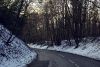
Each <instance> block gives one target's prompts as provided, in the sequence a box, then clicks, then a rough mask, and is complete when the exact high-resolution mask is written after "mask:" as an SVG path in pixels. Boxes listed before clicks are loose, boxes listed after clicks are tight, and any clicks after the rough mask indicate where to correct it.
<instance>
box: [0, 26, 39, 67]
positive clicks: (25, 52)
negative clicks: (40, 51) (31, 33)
mask: <svg viewBox="0 0 100 67" xmlns="http://www.w3.org/2000/svg"><path fill="white" fill-rule="evenodd" d="M9 34H11V33H10V32H9V31H8V30H7V29H5V28H4V27H3V26H2V25H0V67H25V66H26V64H29V63H31V61H33V60H35V59H36V56H37V54H36V53H35V52H34V51H33V52H31V51H30V50H29V48H28V47H27V46H25V43H24V42H23V41H21V40H20V39H18V38H16V37H15V36H14V35H13V36H12V38H13V41H12V42H11V43H9V45H6V44H5V41H6V40H7V39H9V37H10V35H9Z"/></svg>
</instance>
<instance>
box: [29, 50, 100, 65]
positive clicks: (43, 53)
mask: <svg viewBox="0 0 100 67" xmlns="http://www.w3.org/2000/svg"><path fill="white" fill-rule="evenodd" d="M35 51H36V52H37V53H38V61H37V62H36V63H35V64H32V63H31V65H30V66H29V67H100V61H97V60H94V59H91V58H87V57H83V56H79V55H75V54H70V53H63V52H57V51H49V50H38V49H35Z"/></svg>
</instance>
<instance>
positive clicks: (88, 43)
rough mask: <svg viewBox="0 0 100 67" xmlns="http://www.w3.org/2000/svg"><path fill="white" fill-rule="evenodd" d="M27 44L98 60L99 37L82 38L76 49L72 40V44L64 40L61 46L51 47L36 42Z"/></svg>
mask: <svg viewBox="0 0 100 67" xmlns="http://www.w3.org/2000/svg"><path fill="white" fill-rule="evenodd" d="M28 45H29V47H31V48H37V49H48V50H56V51H62V52H69V53H73V54H78V55H82V56H86V57H89V58H94V59H96V60H100V38H97V39H96V40H94V38H84V40H83V41H82V42H81V43H80V44H79V45H80V46H79V47H78V48H77V49H75V42H72V46H69V44H68V43H64V41H63V42H62V45H61V46H53V47H49V46H41V45H37V44H28Z"/></svg>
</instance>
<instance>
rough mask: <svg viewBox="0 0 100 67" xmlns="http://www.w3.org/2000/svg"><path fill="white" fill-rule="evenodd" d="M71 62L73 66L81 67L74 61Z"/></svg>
mask: <svg viewBox="0 0 100 67" xmlns="http://www.w3.org/2000/svg"><path fill="white" fill-rule="evenodd" d="M69 62H71V63H72V64H74V65H75V66H76V67H80V66H79V65H78V64H76V63H75V62H74V61H72V60H71V59H69Z"/></svg>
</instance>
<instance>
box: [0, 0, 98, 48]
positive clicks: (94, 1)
mask: <svg viewBox="0 0 100 67" xmlns="http://www.w3.org/2000/svg"><path fill="white" fill-rule="evenodd" d="M0 24H2V25H4V26H5V27H6V28H7V29H9V30H10V31H11V32H12V33H13V34H14V35H16V36H17V37H19V38H21V39H22V40H23V41H25V42H26V43H44V42H45V41H48V42H49V41H50V42H51V43H50V44H48V45H50V46H52V45H53V44H55V45H61V44H60V43H61V41H62V40H68V41H69V43H70V45H71V42H70V41H71V40H75V43H76V47H75V48H77V47H78V46H79V43H80V42H81V41H82V39H83V38H86V37H94V39H96V37H99V36H100V1H99V0H0ZM10 35H11V36H10V38H9V39H8V41H7V43H8V42H11V41H10V39H11V38H12V34H10Z"/></svg>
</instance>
